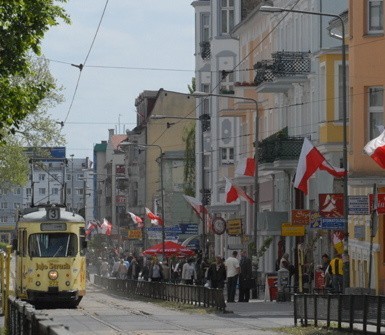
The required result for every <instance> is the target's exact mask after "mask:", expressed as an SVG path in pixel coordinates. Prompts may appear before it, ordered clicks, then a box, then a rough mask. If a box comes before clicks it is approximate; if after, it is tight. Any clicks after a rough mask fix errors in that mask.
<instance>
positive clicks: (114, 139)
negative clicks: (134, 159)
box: [110, 135, 127, 150]
mask: <svg viewBox="0 0 385 335" xmlns="http://www.w3.org/2000/svg"><path fill="white" fill-rule="evenodd" d="M126 140H127V135H112V136H111V141H110V143H111V146H112V149H113V150H117V149H118V146H119V144H120V143H122V142H123V141H126Z"/></svg>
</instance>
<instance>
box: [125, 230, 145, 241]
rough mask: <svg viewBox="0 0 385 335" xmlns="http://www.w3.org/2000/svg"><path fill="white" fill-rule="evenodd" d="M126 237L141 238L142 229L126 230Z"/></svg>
mask: <svg viewBox="0 0 385 335" xmlns="http://www.w3.org/2000/svg"><path fill="white" fill-rule="evenodd" d="M128 238H129V239H131V240H140V239H142V229H132V230H129V231H128Z"/></svg>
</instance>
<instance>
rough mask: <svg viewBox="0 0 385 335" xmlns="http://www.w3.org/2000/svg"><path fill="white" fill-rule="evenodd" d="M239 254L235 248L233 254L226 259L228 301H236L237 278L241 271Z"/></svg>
mask: <svg viewBox="0 0 385 335" xmlns="http://www.w3.org/2000/svg"><path fill="white" fill-rule="evenodd" d="M237 256H238V251H236V250H234V251H233V254H232V256H230V257H229V258H227V259H226V261H225V266H226V276H227V302H235V291H236V289H237V280H238V275H239V272H240V267H239V261H238V259H237Z"/></svg>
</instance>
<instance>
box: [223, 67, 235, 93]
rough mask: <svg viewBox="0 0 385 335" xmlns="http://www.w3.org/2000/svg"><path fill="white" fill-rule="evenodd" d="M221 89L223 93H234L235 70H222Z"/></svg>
mask: <svg viewBox="0 0 385 335" xmlns="http://www.w3.org/2000/svg"><path fill="white" fill-rule="evenodd" d="M221 75H222V81H221V90H220V92H221V93H222V94H234V72H227V71H222V73H221Z"/></svg>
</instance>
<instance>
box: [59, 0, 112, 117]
mask: <svg viewBox="0 0 385 335" xmlns="http://www.w3.org/2000/svg"><path fill="white" fill-rule="evenodd" d="M108 2H109V0H106V3H105V5H104V8H103V12H102V15H101V17H100V20H99V23H98V27H97V28H96V31H95V34H94V37H93V39H92V42H91V45H90V47H89V49H88V52H87V55H86V58H85V59H84V61H83V63H82V64H79V65H75V64H71V65H72V66H74V67H77V68H79V75H78V79H77V81H76V86H75V90H74V93H73V95H72V99H71V103H70V106H69V107H68V111H67V115H66V117H65V118H64V121H63V123H64V124H65V123H66V122H67V119H68V116H69V115H70V112H71V110H72V106H73V103H74V101H75V97H76V94H77V91H78V87H79V82H80V78H81V76H82V70H83V68H84V67H85V66H86V64H87V60H88V57H89V56H90V54H91V51H92V48H93V46H94V43H95V40H96V37H97V36H98V33H99V29H100V26H101V24H102V21H103V18H104V14H105V13H106V9H107V5H108Z"/></svg>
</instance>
